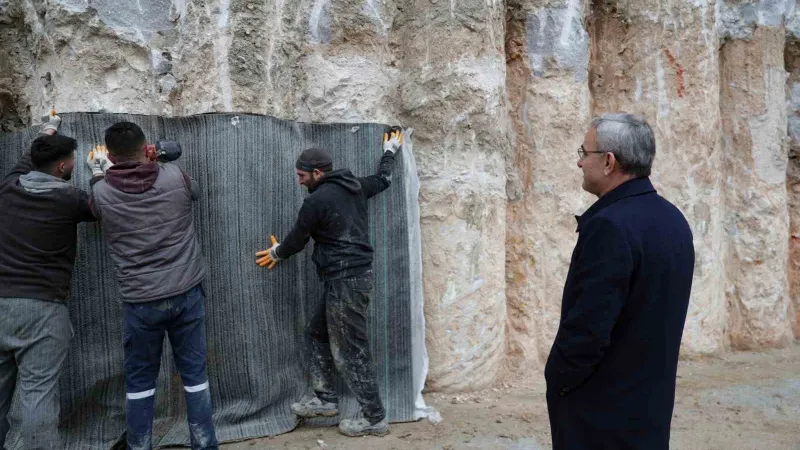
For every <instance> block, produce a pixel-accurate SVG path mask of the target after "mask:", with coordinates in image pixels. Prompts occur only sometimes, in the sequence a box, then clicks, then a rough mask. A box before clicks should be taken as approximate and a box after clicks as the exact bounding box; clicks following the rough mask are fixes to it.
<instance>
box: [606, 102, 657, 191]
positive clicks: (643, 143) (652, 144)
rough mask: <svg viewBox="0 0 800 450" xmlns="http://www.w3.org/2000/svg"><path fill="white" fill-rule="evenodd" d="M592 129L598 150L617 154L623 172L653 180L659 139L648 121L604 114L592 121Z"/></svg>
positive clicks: (631, 116) (639, 117)
mask: <svg viewBox="0 0 800 450" xmlns="http://www.w3.org/2000/svg"><path fill="white" fill-rule="evenodd" d="M592 128H594V129H595V130H596V131H597V150H598V151H601V152H609V153H613V154H614V157H615V158H616V159H617V161H618V162H619V165H620V166H621V167H622V171H623V172H625V173H627V174H629V175H634V176H637V177H646V176H650V168H651V167H652V166H653V159H654V158H655V156H656V139H655V136H654V135H653V130H652V128H650V125H648V124H647V122H646V121H645V120H644V117H641V116H636V115H633V114H623V113H620V114H603V115H602V116H600V117H596V118H594V119H593V120H592Z"/></svg>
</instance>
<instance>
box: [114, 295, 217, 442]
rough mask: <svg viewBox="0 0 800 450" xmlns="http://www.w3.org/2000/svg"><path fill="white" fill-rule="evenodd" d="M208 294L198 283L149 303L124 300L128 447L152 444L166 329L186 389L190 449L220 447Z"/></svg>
mask: <svg viewBox="0 0 800 450" xmlns="http://www.w3.org/2000/svg"><path fill="white" fill-rule="evenodd" d="M204 301H205V297H204V296H203V290H202V288H201V287H200V285H198V286H195V287H194V288H192V289H191V290H189V291H188V292H186V293H184V294H181V295H176V296H175V297H169V298H165V299H162V300H156V301H154V302H147V303H125V308H124V312H123V315H124V318H125V329H124V333H123V336H124V337H123V339H124V347H125V385H126V390H127V400H126V413H127V422H128V433H127V438H128V449H130V450H139V449H143V450H149V449H151V448H152V430H153V400H154V395H155V390H156V379H157V378H158V371H159V369H160V365H161V348H162V344H163V342H164V333H165V332H166V334H167V335H168V336H169V342H170V344H171V345H172V353H173V354H174V356H175V365H176V366H177V368H178V372H180V374H181V379H182V380H183V388H184V390H185V391H186V392H185V395H186V410H187V416H188V419H189V433H190V438H191V442H192V449H216V448H218V446H217V438H216V433H215V432H214V424H213V422H212V421H211V411H212V408H211V394H210V392H209V390H208V376H207V375H206V330H205V308H204Z"/></svg>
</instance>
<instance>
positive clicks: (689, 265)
mask: <svg viewBox="0 0 800 450" xmlns="http://www.w3.org/2000/svg"><path fill="white" fill-rule="evenodd" d="M693 271H694V246H693V243H692V232H691V230H690V228H689V224H688V223H687V222H686V219H685V218H684V216H683V214H681V212H680V211H679V210H678V209H677V208H676V207H675V206H673V205H672V204H671V203H669V202H668V201H667V200H665V199H664V198H662V197H661V196H659V195H658V194H657V193H656V191H655V189H653V185H652V184H650V181H649V180H648V179H647V178H637V179H634V180H630V181H628V182H626V183H624V184H622V185H621V186H619V187H617V188H616V189H614V190H613V191H611V192H609V193H608V194H606V195H604V196H603V197H601V198H600V199H598V200H597V202H596V203H595V204H594V205H592V207H591V208H589V210H588V211H587V212H586V213H585V214H584V215H583V216H581V217H580V218H578V243H577V244H576V245H575V250H574V252H573V254H572V261H571V263H570V267H569V272H568V274H567V281H566V285H565V286H564V295H563V299H562V304H561V323H560V324H559V328H558V333H557V335H556V338H555V342H554V343H553V348H552V350H551V351H550V356H549V358H548V360H547V365H546V366H545V378H546V379H547V407H548V411H549V413H550V425H551V430H552V435H553V449H554V450H562V449H623V448H624V449H642V450H645V449H647V450H655V449H667V448H669V431H670V421H671V418H672V410H673V405H674V400H675V376H676V372H677V366H678V353H679V349H680V343H681V336H682V334H683V326H684V322H685V320H686V311H687V308H688V305H689V294H690V292H691V289H692V274H693Z"/></svg>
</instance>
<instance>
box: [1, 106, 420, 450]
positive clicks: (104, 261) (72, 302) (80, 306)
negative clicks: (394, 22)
mask: <svg viewBox="0 0 800 450" xmlns="http://www.w3.org/2000/svg"><path fill="white" fill-rule="evenodd" d="M61 117H62V119H63V122H62V124H61V128H60V129H59V133H60V134H63V135H66V136H71V137H74V138H76V139H77V140H78V144H79V146H78V151H77V152H76V163H75V171H74V175H73V179H72V181H71V183H73V184H74V185H75V186H76V187H79V188H81V189H84V190H87V191H88V190H89V178H90V176H91V174H90V172H89V169H88V168H87V167H86V165H85V158H86V154H87V153H88V151H89V150H90V149H92V148H93V147H94V146H95V145H103V136H104V131H105V129H106V128H107V127H109V126H110V125H112V124H113V123H115V122H118V121H123V120H127V121H131V122H135V123H137V124H139V125H140V126H141V127H142V129H143V130H144V132H145V135H146V136H147V138H148V140H149V141H150V142H155V141H156V140H159V139H172V140H176V141H179V142H180V143H181V145H182V147H183V156H182V157H181V158H180V159H179V160H178V161H177V164H179V165H180V166H181V167H183V168H184V169H185V170H186V171H187V172H188V173H189V175H191V176H192V177H193V178H194V179H195V180H196V181H197V182H198V183H199V185H200V188H201V191H202V196H201V198H200V199H199V200H198V201H196V202H195V203H194V215H195V227H196V229H197V232H198V236H199V240H200V245H201V247H202V251H203V255H204V257H205V260H206V264H207V269H208V271H207V273H208V275H207V278H206V281H205V283H204V288H205V292H206V295H207V300H206V321H207V339H208V367H209V379H210V389H211V395H212V400H213V403H214V422H215V425H216V427H217V436H218V438H219V440H220V442H223V441H235V440H241V439H245V438H250V437H258V436H266V435H275V434H280V433H285V432H287V431H290V430H292V429H293V428H295V427H296V426H297V425H298V422H297V420H296V419H295V417H294V415H293V414H292V413H291V411H290V409H289V406H290V404H291V403H292V402H294V401H296V400H297V399H299V398H300V397H301V396H302V395H303V394H304V393H307V392H308V391H309V389H310V388H309V381H308V379H307V375H306V370H305V369H304V364H305V361H304V357H303V356H304V354H305V350H304V348H305V336H304V334H303V329H304V326H305V322H306V317H305V311H306V310H307V309H308V304H309V303H308V302H315V301H319V299H320V298H321V294H322V284H321V282H320V281H319V280H318V278H317V275H316V273H315V269H314V266H313V264H312V262H311V251H312V245H313V241H311V242H309V244H308V246H307V247H306V250H305V251H304V252H302V253H300V254H298V255H296V256H295V257H293V258H291V259H289V260H286V261H282V262H281V263H280V264H279V265H278V266H277V267H276V268H275V269H273V270H272V271H268V270H266V269H265V268H260V267H258V266H257V265H256V264H255V259H256V258H255V253H256V251H258V250H262V249H265V248H268V247H269V245H270V244H269V236H270V234H275V235H276V236H277V237H278V238H279V239H282V237H283V236H285V235H286V234H287V233H288V231H289V230H290V229H291V227H292V225H293V224H294V221H295V218H296V214H297V211H298V209H299V207H300V205H301V203H302V201H303V198H304V196H305V195H306V193H305V189H304V188H302V187H301V186H300V185H299V184H298V182H297V176H296V174H295V159H296V158H297V155H298V154H299V153H300V152H301V151H302V150H303V149H305V148H307V147H310V146H317V147H322V148H326V149H328V150H329V151H330V153H331V156H332V158H333V161H334V165H335V167H336V168H345V167H347V168H350V169H351V170H352V171H353V173H354V174H356V175H357V176H364V175H368V174H372V173H374V172H375V171H376V170H377V167H378V161H379V159H380V157H381V154H382V146H381V142H382V135H383V132H384V131H385V130H387V129H388V127H387V126H386V125H380V124H370V123H364V124H306V123H298V122H291V121H284V120H278V119H275V118H272V117H268V116H260V115H251V114H202V115H196V116H190V117H181V118H164V117H160V116H141V115H127V114H107V113H67V114H61ZM37 133H38V128H29V129H27V130H24V131H22V132H18V133H3V134H0V171H2V173H3V174H5V173H6V172H7V171H8V170H10V169H11V167H12V166H13V165H14V164H15V163H16V161H17V160H18V158H19V157H20V156H21V155H22V154H23V153H24V152H26V151H28V149H29V148H30V143H31V141H32V140H33V139H34V138H35V137H36V136H37ZM417 192H418V180H417V175H416V168H415V166H414V159H413V153H412V148H411V140H410V139H408V137H407V138H406V139H405V145H404V148H403V150H401V152H400V153H399V157H398V160H397V165H396V167H395V175H394V177H393V183H392V186H391V187H390V188H389V189H388V190H386V191H384V192H383V193H382V194H380V195H378V196H377V197H375V198H373V199H371V200H370V204H369V215H370V217H369V221H370V236H371V239H372V244H373V247H374V249H375V261H374V264H373V270H374V272H375V293H374V298H373V303H372V305H371V306H370V314H369V327H370V328H369V337H370V343H371V345H372V355H373V358H374V361H375V364H376V367H377V374H378V385H379V387H380V392H381V397H382V398H383V401H384V403H385V406H386V408H387V411H388V414H389V419H390V420H391V421H393V422H402V421H411V420H415V419H417V418H420V417H423V416H425V415H426V412H425V410H426V409H425V405H424V403H423V402H422V400H421V395H420V392H421V390H422V385H423V383H424V378H425V374H426V371H427V355H426V353H425V347H424V323H423V322H424V318H423V314H422V287H421V282H422V280H421V252H420V248H419V246H420V239H419V209H418V204H417ZM78 239H79V241H78V257H77V261H76V266H75V271H74V277H73V283H72V298H71V299H69V301H68V306H69V312H70V318H71V321H72V324H73V327H74V330H75V336H74V338H73V341H72V343H71V346H70V350H69V355H68V358H67V363H66V366H65V368H64V372H63V375H62V378H61V381H60V386H61V407H62V411H61V426H62V431H63V433H64V436H65V438H66V443H67V445H66V448H70V449H84V448H109V447H111V446H112V445H113V444H114V443H115V442H116V441H118V440H119V439H120V438H121V436H122V434H123V433H124V430H125V383H124V377H123V371H122V361H123V353H122V309H121V303H120V299H119V295H118V291H117V286H116V283H115V281H114V276H113V269H112V267H111V265H110V261H109V258H108V256H107V253H106V249H105V246H104V243H103V241H102V236H101V232H100V226H99V224H89V225H86V224H84V225H81V226H80V227H79V228H78ZM339 386H340V388H342V389H345V388H344V386H343V384H342V383H341V382H339ZM183 393H184V392H183V386H182V383H181V380H180V377H179V376H178V374H177V371H176V369H175V365H174V363H173V361H172V355H171V352H170V350H169V345H168V343H166V342H165V347H164V353H163V357H162V363H161V374H160V377H159V379H158V388H157V392H156V420H155V423H154V444H155V443H157V444H158V445H160V446H162V445H172V444H188V436H189V435H188V430H187V426H186V422H185V409H184V401H183ZM15 402H16V401H15ZM341 407H342V408H341V409H342V411H343V412H342V416H341V417H352V416H354V415H355V414H356V411H357V403H356V402H355V400H354V399H353V398H352V396H350V395H349V393H348V394H347V395H346V396H345V398H344V399H343V401H342V405H341ZM16 411H17V409H16V407H15V408H12V414H11V419H12V427H13V429H12V432H11V435H10V436H9V441H8V442H7V446H8V448H18V447H19V446H20V444H21V442H20V440H19V436H18V434H17V433H16V431H15V430H16V429H17V428H18V427H17V426H16V425H15V424H17V425H18V419H19V417H18V414H17V413H16ZM333 423H335V421H333V420H328V422H318V424H333Z"/></svg>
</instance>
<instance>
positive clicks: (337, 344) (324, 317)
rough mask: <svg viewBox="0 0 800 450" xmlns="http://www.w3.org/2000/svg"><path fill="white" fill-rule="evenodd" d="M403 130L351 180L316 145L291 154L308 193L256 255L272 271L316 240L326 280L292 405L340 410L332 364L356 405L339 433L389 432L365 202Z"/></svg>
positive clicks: (386, 173)
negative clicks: (373, 334) (371, 167)
mask: <svg viewBox="0 0 800 450" xmlns="http://www.w3.org/2000/svg"><path fill="white" fill-rule="evenodd" d="M401 145H402V133H401V132H400V131H399V130H397V131H392V132H391V133H387V134H385V135H384V144H383V156H382V157H381V161H380V165H379V167H378V173H377V174H375V175H370V176H367V177H361V178H357V177H356V176H354V175H353V174H352V172H350V170H349V169H339V170H333V161H332V160H331V157H330V156H329V155H328V153H327V152H326V151H324V150H322V149H318V148H310V149H307V150H305V151H303V152H302V153H301V154H300V157H299V158H298V159H297V164H296V168H297V177H298V181H299V182H300V184H302V185H303V186H305V187H306V188H307V189H308V192H309V194H310V195H309V196H308V197H306V199H305V200H304V201H303V206H302V207H301V208H300V212H299V213H298V215H297V221H296V223H295V225H294V228H292V231H291V232H289V235H288V236H286V239H284V240H283V242H282V243H280V244H279V243H278V242H277V241H276V240H275V239H274V237H273V242H272V244H273V245H272V247H271V248H270V249H269V250H264V251H261V252H258V253H256V256H259V257H261V258H260V259H258V260H256V263H258V264H259V265H260V266H262V267H263V266H267V267H268V268H270V269H271V268H272V267H274V266H275V264H276V263H277V262H278V261H281V260H283V259H286V258H289V257H290V256H292V255H294V254H296V253H298V252H299V251H301V250H303V248H305V246H306V243H307V242H308V240H309V238H313V239H314V254H313V255H312V260H313V261H314V264H315V265H316V266H317V272H318V273H319V277H320V279H321V280H322V281H323V283H324V284H325V288H324V291H325V292H324V298H323V301H322V302H321V305H320V307H319V308H318V309H317V310H316V311H312V312H311V313H310V314H309V315H310V317H311V319H310V321H309V324H308V327H307V333H308V335H309V338H310V339H309V340H310V348H309V359H310V364H309V366H310V369H311V378H312V382H313V385H314V396H313V397H311V398H304V399H302V400H301V401H299V402H297V403H294V404H292V411H293V412H294V413H295V414H296V415H298V416H300V417H306V418H311V417H317V416H329V417H333V416H336V415H337V414H338V400H339V399H338V393H337V392H336V389H335V386H334V384H333V375H334V367H335V369H336V371H338V372H339V374H340V375H341V376H342V378H343V379H344V381H345V383H346V384H347V387H348V388H350V390H351V391H352V392H353V393H354V395H355V397H356V400H358V403H359V404H360V405H361V414H360V416H359V417H358V418H356V419H355V420H350V419H344V420H342V421H341V422H340V423H339V431H340V432H341V433H343V434H345V435H347V436H363V435H366V434H372V435H383V434H386V433H388V432H389V422H388V420H387V418H386V410H385V408H384V407H383V403H382V402H381V398H380V396H379V395H378V384H377V381H376V376H375V367H374V366H373V363H372V358H371V356H370V351H369V342H368V341H367V312H368V308H369V303H370V300H371V298H372V291H373V275H372V254H373V250H372V247H371V246H370V245H369V224H368V220H367V219H368V218H367V200H368V199H370V198H371V197H374V196H375V195H378V194H379V193H381V192H383V191H384V190H386V189H388V188H389V185H390V184H391V179H392V170H393V168H394V155H395V152H397V151H398V150H399V149H400V146H401Z"/></svg>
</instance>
